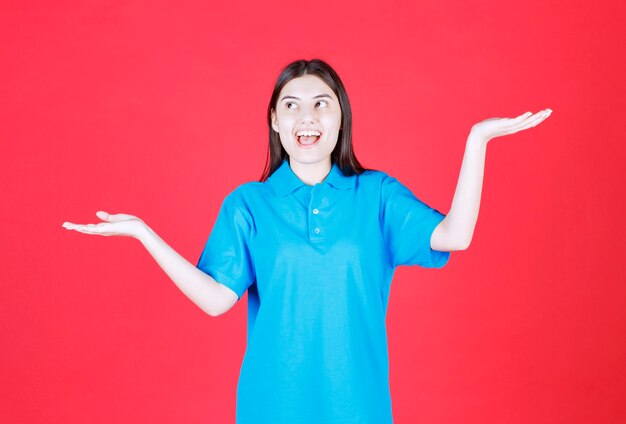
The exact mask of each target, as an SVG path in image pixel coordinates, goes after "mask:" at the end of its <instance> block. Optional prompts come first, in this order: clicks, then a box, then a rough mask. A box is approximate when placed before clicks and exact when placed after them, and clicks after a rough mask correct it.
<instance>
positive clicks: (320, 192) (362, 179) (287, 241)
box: [63, 59, 551, 424]
mask: <svg viewBox="0 0 626 424" xmlns="http://www.w3.org/2000/svg"><path fill="white" fill-rule="evenodd" d="M550 113H551V110H550V109H546V110H544V111H541V112H538V113H537V114H534V115H533V114H531V113H530V112H527V113H525V114H523V115H520V116H518V117H517V118H513V119H508V118H492V119H487V120H485V121H482V122H480V123H478V124H476V125H474V126H473V127H472V129H471V131H470V135H469V137H468V140H467V146H466V150H465V155H464V158H463V164H462V166H461V173H460V177H459V181H458V185H457V188H456V192H455V194H454V199H453V201H452V206H451V208H450V212H449V213H448V215H447V216H445V215H443V214H442V213H440V212H439V211H437V210H435V209H432V208H430V207H429V206H427V205H426V204H424V203H423V202H421V201H420V200H419V199H417V198H416V197H415V196H414V195H413V194H412V193H411V191H409V190H408V189H407V188H406V187H405V186H404V185H402V184H401V183H400V182H399V181H398V180H397V179H395V178H393V177H391V176H389V175H387V174H386V173H384V172H382V171H377V170H372V169H364V168H363V167H362V166H361V165H360V164H359V162H358V160H357V159H356V157H355V155H354V152H353V149H352V114H351V109H350V103H349V101H348V96H347V93H346V90H345V88H344V86H343V84H342V82H341V80H340V78H339V76H338V75H337V74H336V72H335V71H334V70H333V69H332V68H331V67H330V66H329V65H328V64H326V63H325V62H323V61H321V60H317V59H315V60H311V61H305V60H299V61H296V62H293V63H291V64H289V65H288V66H287V67H285V68H284V69H283V71H282V73H281V74H280V76H279V77H278V80H277V82H276V85H275V88H274V92H273V94H272V97H271V99H270V103H269V107H268V114H267V119H268V126H269V132H270V137H269V164H266V169H265V172H264V174H263V176H262V177H261V179H260V181H258V182H249V183H245V184H242V185H240V186H238V187H237V188H236V189H235V190H233V192H231V193H230V194H229V195H228V196H226V198H225V199H224V201H223V203H222V206H221V208H220V211H219V214H218V217H217V220H216V222H215V225H214V227H213V229H212V231H211V233H210V236H209V239H208V241H207V243H206V245H205V247H204V250H203V252H202V254H201V256H200V259H199V261H198V263H197V265H196V266H194V265H193V264H191V263H189V262H188V261H186V260H185V259H184V258H183V257H181V256H180V255H179V254H178V253H176V252H175V251H174V250H173V249H172V248H170V247H169V246H168V245H167V244H166V243H165V242H164V241H163V240H162V239H161V238H160V237H159V236H158V235H157V234H156V233H154V232H153V231H152V230H151V229H150V228H149V227H148V226H147V225H146V224H145V223H144V222H143V221H142V220H141V219H139V218H137V217H135V216H132V215H127V214H116V215H110V214H108V213H106V212H103V211H99V212H97V216H98V217H99V218H100V219H102V220H103V221H105V222H102V223H99V224H95V225H94V224H88V225H76V224H72V223H64V224H63V226H65V227H66V228H68V229H73V230H76V231H80V232H83V233H86V234H100V235H122V236H131V237H135V238H137V239H138V240H140V241H141V243H142V244H143V245H144V246H145V248H146V249H147V250H148V252H150V254H151V255H152V256H153V257H154V258H155V260H156V261H157V262H158V263H159V265H160V266H161V267H162V268H163V270H164V271H165V272H166V273H167V275H168V276H169V277H170V278H171V279H172V280H173V281H174V283H175V284H176V285H177V286H178V287H179V288H180V289H181V290H182V291H183V292H184V293H185V294H186V295H187V296H188V297H189V298H191V300H193V301H194V302H195V303H196V304H197V305H198V306H199V307H200V308H202V309H203V310H204V311H206V312H207V313H208V314H209V315H211V316H217V315H220V314H223V313H225V312H226V311H228V310H229V309H230V308H231V307H232V306H233V305H234V304H235V302H237V300H239V299H240V298H241V296H243V294H244V292H245V291H246V290H247V291H248V334H247V341H248V345H247V349H246V353H245V356H244V359H243V363H242V366H241V370H240V375H239V381H238V386H237V423H239V424H247V423H272V424H277V423H300V424H302V423H309V422H310V423H344V424H347V423H353V424H356V423H376V424H381V423H392V422H393V418H392V407H391V398H390V391H389V382H388V354H387V338H386V328H385V316H386V310H387V303H388V302H387V301H388V297H389V290H390V285H391V279H392V276H393V273H394V270H395V268H396V267H397V266H399V265H420V266H423V267H430V268H438V267H442V266H444V265H445V264H446V263H447V262H448V259H449V257H450V252H452V251H457V250H464V249H466V248H467V247H468V246H469V244H470V241H471V239H472V234H473V231H474V227H475V224H476V219H477V216H478V208H479V203H480V195H481V188H482V180H483V170H484V163H485V153H486V147H487V143H488V142H489V140H491V139H493V138H494V137H498V136H502V135H507V134H513V133H515V132H518V131H521V130H524V129H527V128H530V127H533V126H535V125H537V124H539V123H540V122H542V121H543V120H544V119H546V118H547V117H548V116H549V115H550ZM268 165H269V167H268Z"/></svg>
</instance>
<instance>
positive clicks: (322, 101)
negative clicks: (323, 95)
mask: <svg viewBox="0 0 626 424" xmlns="http://www.w3.org/2000/svg"><path fill="white" fill-rule="evenodd" d="M320 103H324V105H326V106H328V102H327V101H326V100H320V101H319V102H317V104H318V105H319V104H320Z"/></svg>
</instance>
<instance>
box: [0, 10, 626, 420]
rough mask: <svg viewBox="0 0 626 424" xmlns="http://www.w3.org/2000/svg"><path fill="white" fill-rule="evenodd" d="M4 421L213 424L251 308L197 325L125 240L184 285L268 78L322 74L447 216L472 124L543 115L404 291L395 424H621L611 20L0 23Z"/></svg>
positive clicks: (187, 305) (227, 18)
mask: <svg viewBox="0 0 626 424" xmlns="http://www.w3.org/2000/svg"><path fill="white" fill-rule="evenodd" d="M0 10H1V13H0V46H1V50H0V52H1V53H0V54H1V56H0V60H1V61H2V66H0V119H1V120H2V125H0V140H1V151H0V173H1V174H0V178H1V181H2V202H0V219H1V222H2V225H1V231H2V237H1V241H0V243H1V251H2V258H1V262H2V274H3V278H2V292H1V293H2V295H1V296H0V334H1V336H0V367H1V369H0V372H1V377H0V380H1V381H2V383H1V385H0V387H1V389H0V390H1V392H0V421H2V422H7V423H13V422H20V423H35V422H46V423H47V422H59V423H61V422H62V423H85V422H89V423H110V422H115V423H138V422H151V423H232V422H234V417H235V388H236V382H237V376H238V372H239V366H240V364H241V360H242V357H243V353H244V349H245V318H246V301H247V296H245V297H244V299H242V301H241V302H239V303H238V304H237V305H236V306H235V307H234V308H233V309H232V310H231V311H230V312H229V313H227V314H226V315H223V316H220V317H218V318H211V317H209V316H208V315H205V314H204V313H203V312H202V311H201V310H200V309H199V308H197V307H196V306H195V305H194V304H193V303H192V302H191V301H189V300H188V299H187V298H186V297H185V296H184V295H183V294H182V293H181V292H180V291H179V290H178V288H177V287H176V286H175V285H174V284H173V283H172V282H171V281H170V280H169V279H168V278H167V276H166V275H165V274H164V273H163V272H162V271H161V269H160V268H159V267H158V265H157V264H156V262H154V260H153V259H152V258H151V257H150V255H149V254H148V253H147V252H146V251H145V250H144V249H143V247H142V246H141V244H140V243H139V242H137V241H136V240H132V239H128V238H115V237H110V238H105V237H99V236H88V235H85V234H80V233H77V232H70V231H67V230H65V229H64V228H63V227H61V223H62V222H64V221H72V222H78V223H95V222H98V221H99V220H98V219H97V217H96V216H95V212H96V211H97V210H100V209H102V210H106V211H109V212H112V213H117V212H126V213H132V214H136V215H138V216H140V217H141V218H143V219H144V220H145V221H146V222H147V223H148V224H149V225H150V226H151V227H152V228H153V229H154V230H155V231H157V233H159V234H160V235H161V236H162V237H163V238H164V239H165V240H166V241H167V242H168V243H169V244H170V245H171V246H172V247H174V248H175V249H176V250H177V251H178V252H179V253H181V254H182V255H183V256H185V257H186V258H187V259H188V260H190V261H191V262H194V263H195V262H196V261H197V258H198V257H199V255H200V252H201V249H202V247H203V245H204V243H205V241H206V238H207V237H208V234H209V232H210V230H211V228H212V225H213V223H214V221H215V218H216V216H217V212H218V209H219V206H220V203H221V200H222V199H223V198H224V196H225V195H226V194H228V193H229V192H230V191H231V190H233V189H234V188H235V187H236V186H237V185H239V184H241V183H244V182H247V181H253V180H257V179H258V178H259V177H260V175H261V172H262V167H263V165H264V160H265V153H266V144H267V132H268V130H267V124H266V122H265V113H266V107H267V102H268V101H269V97H270V94H271V90H272V88H273V84H274V81H275V78H276V77H277V76H278V73H279V72H280V70H281V69H282V67H283V66H284V65H286V64H287V63H289V62H290V61H292V60H295V59H299V58H307V59H310V58H313V57H320V58H322V59H324V60H327V61H328V62H329V63H330V64H331V65H332V66H333V67H335V69H336V70H337V71H338V72H339V74H340V76H341V77H342V79H343V81H344V83H345V85H346V87H347V90H348V94H349V95H350V99H351V102H352V106H353V113H354V144H355V150H356V153H357V155H358V157H359V159H360V160H361V162H363V164H364V165H365V166H368V167H371V168H376V169H382V170H384V171H386V172H388V173H389V174H391V175H393V176H396V177H397V178H399V179H400V180H401V181H402V182H403V183H405V184H406V185H407V186H408V187H410V188H411V189H412V190H413V192H414V193H415V194H416V195H417V196H418V197H420V198H421V199H423V200H424V201H426V202H427V203H429V204H430V205H432V206H433V207H436V208H438V209H440V210H441V211H442V212H444V213H447V211H448V210H449V206H450V202H451V200H452V196H453V194H454V189H455V187H456V182H457V177H458V174H459V169H460V165H461V159H462V157H463V150H464V147H465V141H466V137H467V135H468V132H469V129H470V128H471V126H472V125H473V124H474V123H475V122H478V121H480V120H483V119H486V118H490V117H497V116H510V117H512V116H516V115H519V114H521V113H523V112H526V111H527V110H530V111H533V112H536V111H538V110H540V109H543V108H545V107H550V108H551V109H553V111H554V112H553V114H552V116H551V117H550V118H548V120H546V121H545V122H544V123H542V124H541V125H539V126H538V127H536V128H533V129H530V130H528V131H525V132H523V133H518V134H515V135H512V136H508V137H504V138H497V139H494V140H493V141H492V142H491V143H490V144H489V147H488V150H487V164H486V170H485V183H484V188H483V199H482V204H481V210H480V215H479V220H478V225H477V228H476V232H475V236H474V239H473V242H472V245H471V246H470V248H469V249H468V250H467V251H464V252H456V253H453V255H452V258H451V261H450V263H449V264H448V265H447V266H446V267H445V268H444V269H441V270H426V269H421V268H417V267H412V268H408V267H404V268H399V269H398V270H397V272H396V276H395V279H394V282H393V286H392V290H391V298H390V305H389V312H388V329H389V330H388V331H389V343H390V362H391V385H392V398H393V407H394V416H395V421H396V422H397V423H398V424H404V423H437V424H442V423H461V422H462V423H481V424H486V423H520V424H521V423H534V424H539V423H545V424H548V423H549V424H554V423H568V424H572V423H591V422H595V423H623V422H626V402H625V400H626V365H625V364H626V338H625V334H626V313H625V312H624V311H625V306H626V288H625V285H624V281H625V279H624V275H626V273H625V269H624V268H625V266H624V261H623V258H624V255H625V253H626V249H625V231H624V230H625V228H624V227H625V225H624V218H623V216H624V210H625V207H626V204H625V196H624V180H625V178H624V177H625V175H624V160H625V159H626V158H625V156H626V154H625V148H624V125H623V122H624V114H625V112H626V110H625V107H624V95H625V94H626V93H625V90H624V88H625V84H624V75H626V69H625V66H624V65H625V63H624V62H625V59H624V58H625V55H624V40H625V39H626V38H625V35H626V34H625V31H624V29H623V28H624V21H625V20H626V13H625V12H626V10H625V6H624V3H623V2H620V1H617V0H613V1H603V2H582V1H571V0H568V1H565V0H558V1H537V0H530V1H525V2H508V3H507V2H501V1H483V2H465V1H387V2H382V3H368V2H365V3H363V2H343V3H337V2H331V1H317V2H309V3H294V2H287V1H281V2H278V1H271V2H269V3H268V2H266V1H258V2H240V3H232V2H226V1H217V2H204V1H202V2H200V1H197V2H182V4H181V3H175V2H171V3H166V2H154V1H151V2H148V1H133V2H131V1H91V2H84V1H80V2H79V1H74V2H43V1H39V2H32V1H31V2H28V1H27V2H17V1H5V2H3V3H2V6H1V9H0Z"/></svg>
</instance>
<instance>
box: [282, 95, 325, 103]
mask: <svg viewBox="0 0 626 424" xmlns="http://www.w3.org/2000/svg"><path fill="white" fill-rule="evenodd" d="M321 97H328V98H329V99H331V100H332V97H330V96H329V95H328V94H318V95H317V96H315V97H313V98H314V99H319V98H321ZM285 99H295V100H300V97H295V96H283V98H282V99H280V101H281V102H282V101H283V100H285Z"/></svg>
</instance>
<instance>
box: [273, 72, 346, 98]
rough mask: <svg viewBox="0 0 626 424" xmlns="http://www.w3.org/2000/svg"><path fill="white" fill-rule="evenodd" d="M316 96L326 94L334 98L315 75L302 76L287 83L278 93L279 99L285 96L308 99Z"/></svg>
mask: <svg viewBox="0 0 626 424" xmlns="http://www.w3.org/2000/svg"><path fill="white" fill-rule="evenodd" d="M318 94H328V95H330V96H331V97H333V98H336V96H335V93H334V92H333V90H332V89H331V88H330V87H329V86H328V85H327V84H326V83H325V82H324V81H322V79H321V78H320V77H318V76H315V75H302V76H301V77H297V78H294V79H292V80H291V81H289V82H288V83H287V84H285V86H284V87H283V89H282V90H281V92H280V96H279V99H281V98H282V97H283V96H285V95H291V96H295V97H300V98H309V97H313V96H316V95H318Z"/></svg>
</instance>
